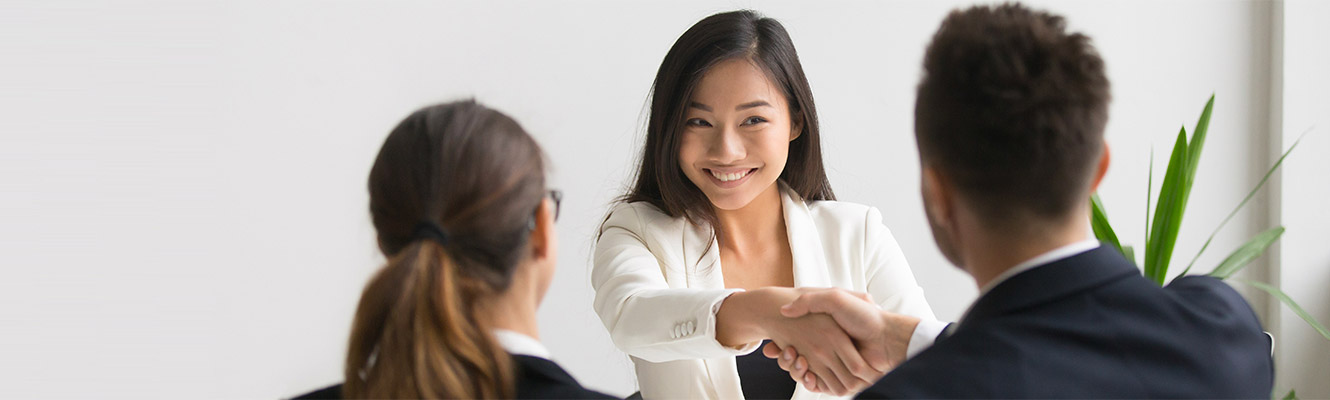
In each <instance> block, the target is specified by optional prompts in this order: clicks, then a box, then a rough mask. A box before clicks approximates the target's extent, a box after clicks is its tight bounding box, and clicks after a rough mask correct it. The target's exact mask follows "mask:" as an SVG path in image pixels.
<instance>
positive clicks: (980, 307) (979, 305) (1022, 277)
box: [960, 246, 1140, 329]
mask: <svg viewBox="0 0 1330 400" xmlns="http://www.w3.org/2000/svg"><path fill="white" fill-rule="evenodd" d="M1132 275H1140V271H1139V270H1137V269H1136V266H1134V265H1132V264H1131V262H1129V261H1127V260H1126V259H1123V258H1122V255H1121V254H1118V252H1117V251H1116V250H1114V249H1113V248H1111V247H1109V246H1100V247H1099V248H1097V249H1093V250H1090V251H1086V252H1084V253H1080V254H1077V255H1074V256H1071V257H1067V258H1063V259H1061V260H1058V261H1054V262H1052V263H1049V264H1046V265H1043V266H1040V267H1038V268H1034V269H1031V270H1028V271H1025V272H1022V273H1020V274H1017V275H1015V276H1012V277H1011V278H1010V279H1007V280H1006V281H1003V282H1002V283H1000V284H998V285H997V286H995V287H993V288H992V290H990V291H989V292H988V293H986V294H984V295H983V296H981V297H980V298H979V299H978V300H976V301H975V302H974V305H973V306H972V307H971V308H970V311H969V312H968V313H966V315H965V318H964V319H962V321H961V323H960V325H961V329H964V327H965V326H966V325H968V324H970V323H973V322H975V321H982V320H984V319H988V318H992V317H995V316H999V315H1002V314H1006V313H1009V312H1012V311H1016V310H1019V309H1022V308H1026V307H1030V306H1034V305H1039V304H1042V303H1046V302H1049V301H1053V300H1057V299H1059V298H1062V297H1064V296H1067V295H1070V294H1073V293H1077V292H1081V291H1084V290H1086V289H1090V288H1093V287H1096V286H1099V285H1103V284H1105V283H1108V282H1112V281H1115V280H1118V279H1122V278H1125V277H1129V276H1132Z"/></svg>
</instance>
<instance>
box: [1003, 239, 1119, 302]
mask: <svg viewBox="0 0 1330 400" xmlns="http://www.w3.org/2000/svg"><path fill="white" fill-rule="evenodd" d="M1098 247H1099V241H1098V240H1095V239H1085V240H1082V241H1079V242H1075V243H1072V244H1069V245H1066V246H1062V247H1059V248H1056V249H1053V250H1050V251H1048V252H1047V253H1044V254H1040V255H1037V256H1034V258H1031V259H1029V260H1025V262H1022V263H1020V264H1016V266H1014V267H1011V268H1008V269H1007V270H1006V271H1002V273H1001V274H998V276H996V277H994V278H993V280H991V281H988V284H987V285H984V287H982V288H979V297H984V295H985V294H988V292H989V291H990V290H993V288H995V287H997V285H999V284H1001V283H1002V282H1003V281H1006V280H1007V279H1010V278H1011V277H1013V276H1016V275H1017V274H1020V273H1022V272H1025V271H1029V270H1032V269H1035V268H1036V267H1040V266H1044V265H1048V264H1052V263H1053V262H1054V261H1058V260H1061V259H1064V258H1067V257H1071V256H1074V255H1077V254H1081V253H1084V252H1087V251H1090V250H1094V249H1096V248H1098Z"/></svg>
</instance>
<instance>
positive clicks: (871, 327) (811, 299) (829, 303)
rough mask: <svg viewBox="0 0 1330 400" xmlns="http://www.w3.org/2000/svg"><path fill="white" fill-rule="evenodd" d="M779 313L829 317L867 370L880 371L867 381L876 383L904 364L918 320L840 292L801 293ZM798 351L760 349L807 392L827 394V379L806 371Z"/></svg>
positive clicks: (857, 295) (791, 348)
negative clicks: (853, 348)
mask: <svg viewBox="0 0 1330 400" xmlns="http://www.w3.org/2000/svg"><path fill="white" fill-rule="evenodd" d="M819 313H820V314H819ZM781 314H782V315H784V316H786V317H791V318H803V317H806V316H809V315H829V316H831V317H832V318H833V319H834V320H835V321H836V323H837V325H838V326H839V327H840V328H842V329H844V330H845V332H847V334H849V335H850V337H851V338H852V339H853V341H854V344H855V346H856V349H857V350H858V351H859V353H860V354H861V355H862V356H863V357H864V359H865V360H866V361H867V362H868V363H869V364H870V365H871V367H872V368H873V369H874V370H876V371H880V374H879V375H878V376H877V377H876V378H873V379H870V380H869V382H874V381H876V380H877V378H880V377H881V375H883V374H885V373H886V372H887V371H890V370H891V369H894V368H895V367H896V366H897V365H900V363H902V362H904V361H905V355H906V349H907V347H908V345H909V341H910V337H911V335H912V333H913V331H914V328H915V326H916V325H918V324H919V319H918V318H915V317H910V316H906V315H900V314H894V313H889V312H886V311H882V310H879V309H878V308H877V306H876V305H875V304H874V303H873V302H872V298H871V297H870V296H868V294H866V293H855V292H849V291H845V290H842V289H819V290H807V291H803V292H801V294H800V296H799V297H798V299H796V300H795V301H794V302H792V303H790V304H789V305H786V306H783V307H781ZM801 352H802V351H801V350H799V349H797V348H796V347H794V346H781V345H780V343H772V344H768V345H767V346H766V347H765V348H763V349H762V353H763V354H764V355H766V356H767V357H770V358H776V359H777V363H778V364H779V365H780V367H781V368H782V369H785V370H786V371H789V372H790V377H791V378H792V379H795V380H801V381H803V382H804V386H805V388H807V389H808V390H810V391H814V392H825V391H828V389H829V388H828V387H827V386H828V385H827V384H825V383H821V382H823V381H826V380H828V379H825V378H824V377H825V375H822V374H820V373H818V371H816V370H812V371H810V370H809V366H810V362H809V360H807V359H806V357H805V356H804V355H802V354H800V353H801Z"/></svg>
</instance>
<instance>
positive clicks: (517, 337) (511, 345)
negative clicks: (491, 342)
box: [491, 329, 550, 360]
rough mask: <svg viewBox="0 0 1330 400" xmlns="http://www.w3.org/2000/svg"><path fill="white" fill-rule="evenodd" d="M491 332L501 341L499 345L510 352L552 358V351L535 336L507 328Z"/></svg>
mask: <svg viewBox="0 0 1330 400" xmlns="http://www.w3.org/2000/svg"><path fill="white" fill-rule="evenodd" d="M491 333H493V334H494V339H495V340H498V341H499V347H503V349H504V351H507V352H508V354H513V355H524V356H532V357H540V358H544V359H546V360H548V359H550V351H549V350H548V349H546V348H545V345H543V344H540V341H539V340H536V339H535V338H533V337H530V336H527V335H523V334H521V333H517V332H513V331H510V330H506V329H495V330H493V331H491Z"/></svg>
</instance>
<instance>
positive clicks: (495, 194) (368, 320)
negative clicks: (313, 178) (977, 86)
mask: <svg viewBox="0 0 1330 400" xmlns="http://www.w3.org/2000/svg"><path fill="white" fill-rule="evenodd" d="M544 188H545V172H544V161H543V156H542V154H541V152H540V148H539V146H537V144H536V142H535V140H533V139H532V138H531V136H529V135H527V133H526V132H525V131H523V130H522V128H521V127H520V126H518V124H517V122H515V121H513V120H512V119H511V118H508V117H507V116H505V115H503V114H501V113H499V112H497V111H494V110H491V109H489V108H486V107H484V106H481V105H479V104H476V103H475V102H473V101H461V102H455V103H448V104H441V105H436V106H431V107H426V108H424V109H421V110H419V111H416V112H415V113H413V114H411V115H410V116H408V117H406V119H405V120H403V121H402V122H401V124H399V125H398V126H397V127H396V128H395V129H393V131H392V133H390V134H389V135H388V139H387V140H386V141H384V143H383V148H382V149H381V150H380V151H379V156H378V158H377V159H375V161H374V167H373V169H372V170H371V171H370V175H369V198H370V214H371V215H372V217H373V220H374V228H375V229H376V230H377V231H378V242H379V248H380V249H381V250H382V251H383V254H384V255H386V256H387V257H388V263H387V265H384V266H383V268H382V269H380V270H379V272H378V273H377V274H375V276H374V278H373V279H372V280H371V281H370V282H369V284H368V285H366V286H365V291H364V293H363V294H362V295H361V298H360V305H359V307H358V308H357V309H356V315H355V322H354V324H353V326H352V330H351V340H350V346H349V351H348V354H347V358H346V371H345V374H346V377H345V378H346V381H345V384H344V386H343V393H344V395H345V396H346V397H348V398H498V397H512V396H513V395H514V394H515V391H514V389H515V387H514V378H513V374H514V372H515V371H514V370H513V365H512V360H511V359H510V357H509V356H508V354H507V353H506V352H505V351H504V350H503V349H502V348H500V347H499V346H498V344H497V343H496V342H495V340H494V339H493V337H492V336H491V335H490V332H489V331H490V327H489V326H487V325H486V323H485V321H484V320H483V319H478V318H476V315H475V311H476V304H477V300H478V299H481V298H484V297H486V296H491V295H495V294H497V293H501V292H503V291H504V290H505V289H507V287H508V286H509V285H510V284H511V281H512V276H513V272H514V270H515V269H516V267H517V264H518V262H520V261H521V259H522V257H523V254H525V251H524V250H525V249H527V248H528V245H529V243H528V241H529V238H530V229H529V223H530V221H531V218H532V215H533V213H534V212H535V211H536V209H537V207H538V206H539V205H540V202H541V201H542V199H543V193H544Z"/></svg>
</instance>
